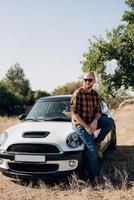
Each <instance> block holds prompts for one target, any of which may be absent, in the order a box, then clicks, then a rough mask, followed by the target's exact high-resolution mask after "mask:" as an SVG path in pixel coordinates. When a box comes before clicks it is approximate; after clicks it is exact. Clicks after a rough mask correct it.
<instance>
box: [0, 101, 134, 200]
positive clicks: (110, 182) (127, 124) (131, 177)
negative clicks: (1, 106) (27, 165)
mask: <svg viewBox="0 0 134 200" xmlns="http://www.w3.org/2000/svg"><path fill="white" fill-rule="evenodd" d="M112 113H113V117H114V119H115V122H116V126H117V144H118V145H117V150H116V151H113V152H112V151H110V152H106V153H105V155H104V158H103V160H102V173H103V176H104V178H105V179H106V183H107V185H106V189H104V190H96V188H92V187H91V186H90V185H89V183H86V182H83V181H80V180H78V179H77V177H75V176H74V177H72V180H71V181H70V183H69V185H68V186H67V187H66V186H64V185H62V184H60V185H55V186H53V187H51V186H48V185H46V184H45V183H44V182H40V183H38V184H37V185H32V183H30V185H28V186H27V185H26V183H24V182H20V181H19V180H17V181H14V180H12V179H9V178H7V177H5V176H3V175H2V174H1V173H0V200H30V199H33V200H34V199H35V200H40V199H41V200H43V199H45V200H46V199H49V200H52V199H55V200H56V199H68V200H69V199H74V200H75V199H77V200H80V199H82V200H86V199H89V200H90V199H92V200H95V199H97V200H108V199H110V200H132V199H134V170H133V166H134V137H133V131H134V115H133V113H134V104H131V105H125V106H124V107H122V106H121V107H120V108H119V109H117V110H113V111H112ZM15 123H18V119H17V118H0V131H2V130H4V129H5V128H7V127H9V126H10V125H12V124H15Z"/></svg>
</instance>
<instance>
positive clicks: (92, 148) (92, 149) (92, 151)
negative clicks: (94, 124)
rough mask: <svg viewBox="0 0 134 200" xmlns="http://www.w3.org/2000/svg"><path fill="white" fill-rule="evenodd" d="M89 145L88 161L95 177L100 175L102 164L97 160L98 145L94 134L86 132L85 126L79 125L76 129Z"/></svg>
mask: <svg viewBox="0 0 134 200" xmlns="http://www.w3.org/2000/svg"><path fill="white" fill-rule="evenodd" d="M74 130H75V132H76V133H77V134H78V135H79V136H80V138H81V139H82V141H83V142H84V144H85V145H86V146H87V153H88V161H89V165H90V167H91V171H92V174H93V175H94V177H99V176H100V166H99V164H98V160H97V153H96V145H95V141H94V138H93V136H92V135H90V134H89V133H87V132H86V130H85V129H84V128H80V127H77V128H75V129H74Z"/></svg>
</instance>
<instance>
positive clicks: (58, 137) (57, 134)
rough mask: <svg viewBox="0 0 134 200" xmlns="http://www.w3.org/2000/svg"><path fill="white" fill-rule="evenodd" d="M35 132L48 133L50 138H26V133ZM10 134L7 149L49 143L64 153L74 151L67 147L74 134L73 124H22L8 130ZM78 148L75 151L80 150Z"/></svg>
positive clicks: (6, 144)
mask: <svg viewBox="0 0 134 200" xmlns="http://www.w3.org/2000/svg"><path fill="white" fill-rule="evenodd" d="M32 131H33V132H35V131H48V132H50V133H49V135H48V136H46V137H44V138H24V137H23V134H24V132H32ZM6 132H7V133H8V138H7V140H6V142H5V144H4V145H3V147H4V149H6V148H7V147H8V146H9V145H11V144H17V143H36V144H38V143H39V144H40V143H47V144H54V145H56V146H59V148H60V150H61V151H62V150H63V151H70V150H72V149H71V148H69V147H68V146H67V145H66V138H67V136H68V135H69V134H70V133H72V132H73V129H72V124H71V122H48V121H47V122H44V121H43V122H21V123H19V124H17V125H15V126H12V127H11V128H8V129H7V130H6ZM79 149H81V146H80V147H77V148H76V149H73V151H74V150H79Z"/></svg>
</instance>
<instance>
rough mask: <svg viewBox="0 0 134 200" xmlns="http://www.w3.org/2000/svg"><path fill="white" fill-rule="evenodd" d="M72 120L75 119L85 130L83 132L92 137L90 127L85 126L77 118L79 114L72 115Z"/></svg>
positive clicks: (79, 118)
mask: <svg viewBox="0 0 134 200" xmlns="http://www.w3.org/2000/svg"><path fill="white" fill-rule="evenodd" d="M72 118H73V119H75V120H76V121H77V122H78V123H79V124H80V125H81V126H82V127H83V128H85V130H86V131H87V132H88V133H89V134H90V135H92V134H93V132H91V130H90V126H89V125H88V124H86V123H85V122H84V121H83V120H82V119H81V117H80V116H79V114H74V113H73V114H72Z"/></svg>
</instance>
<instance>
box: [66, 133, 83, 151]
mask: <svg viewBox="0 0 134 200" xmlns="http://www.w3.org/2000/svg"><path fill="white" fill-rule="evenodd" d="M66 143H67V145H68V146H69V147H71V148H77V147H78V146H80V145H81V144H82V140H81V139H80V137H79V135H78V134H77V133H71V134H70V135H69V136H68V137H67V139H66Z"/></svg>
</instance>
